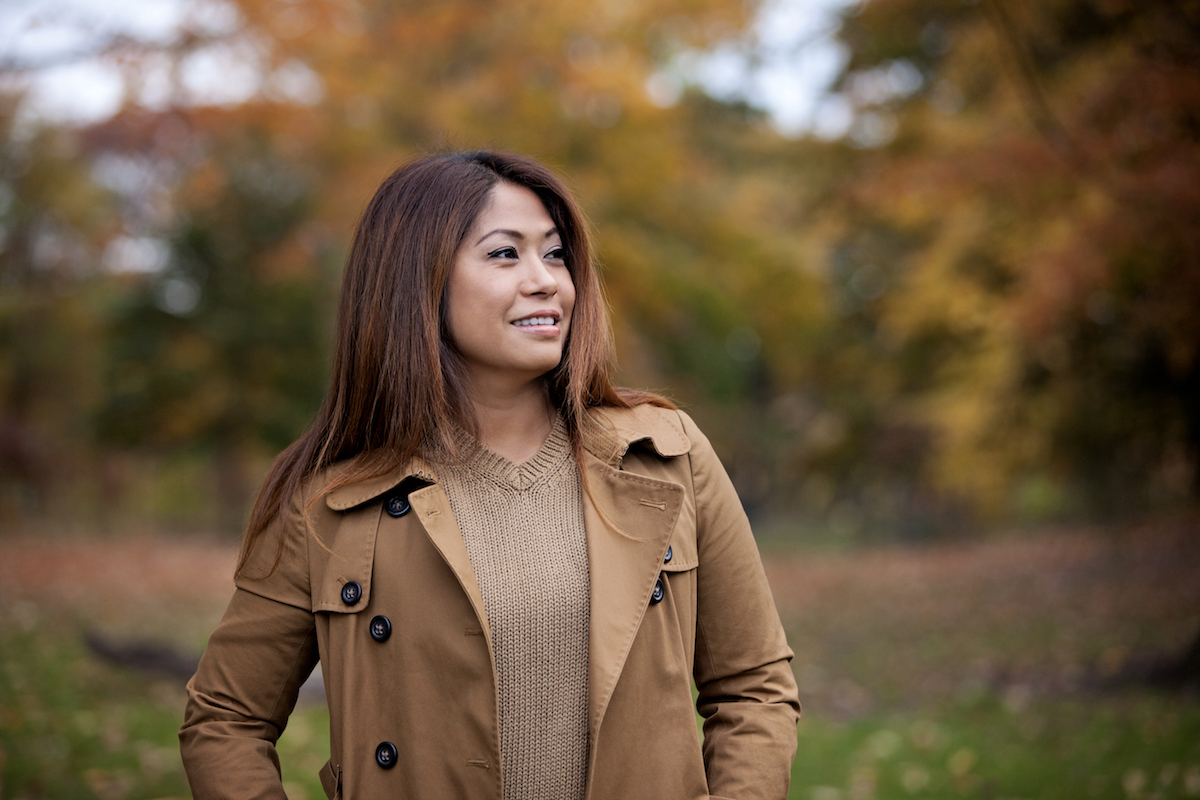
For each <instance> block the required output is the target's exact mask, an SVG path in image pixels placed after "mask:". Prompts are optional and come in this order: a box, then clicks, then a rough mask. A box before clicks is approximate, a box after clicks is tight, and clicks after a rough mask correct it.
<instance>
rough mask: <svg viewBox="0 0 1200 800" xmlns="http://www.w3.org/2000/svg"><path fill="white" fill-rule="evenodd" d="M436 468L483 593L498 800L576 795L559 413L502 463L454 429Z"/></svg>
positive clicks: (569, 464)
mask: <svg viewBox="0 0 1200 800" xmlns="http://www.w3.org/2000/svg"><path fill="white" fill-rule="evenodd" d="M455 435H456V439H457V444H458V445H459V447H458V457H457V458H454V459H447V461H449V463H443V464H439V465H438V467H437V474H438V476H439V479H440V481H441V482H442V484H443V486H444V487H445V490H446V494H447V495H448V496H449V498H450V507H451V508H452V509H453V511H454V516H455V519H456V520H457V522H458V527H459V529H460V530H461V531H462V536H463V540H464V542H465V543H466V547H467V554H468V555H469V556H470V557H471V565H472V567H473V568H474V570H475V578H476V580H477V581H478V583H479V590H480V593H481V594H482V596H483V606H484V611H485V612H486V614H487V621H488V627H489V629H490V632H491V641H492V651H493V657H494V659H495V664H496V673H497V679H498V682H499V687H498V688H499V697H500V753H501V768H502V770H503V777H504V797H505V800H582V798H583V796H584V788H585V780H586V775H587V758H588V624H589V616H590V600H589V597H590V581H589V579H588V556H587V540H586V538H585V536H584V526H583V500H582V496H581V494H580V484H579V470H578V467H577V466H576V464H575V460H574V457H573V455H572V453H571V445H570V440H569V438H568V436H567V432H566V428H565V426H564V424H563V420H562V417H561V416H560V417H558V418H557V419H556V420H555V422H554V426H553V428H552V430H551V431H550V435H549V436H548V437H547V439H546V441H545V443H544V444H543V445H542V447H541V449H540V450H539V451H538V452H537V453H536V454H535V455H534V456H533V457H532V458H530V459H529V460H528V461H526V462H524V463H522V464H514V463H513V462H511V461H509V460H508V459H506V458H504V457H503V456H501V455H498V454H497V453H494V452H492V451H491V450H488V449H487V448H485V447H483V446H482V445H480V444H478V443H477V442H475V440H474V439H472V438H471V437H470V435H469V434H467V433H465V432H464V431H461V430H459V431H456V433H455Z"/></svg>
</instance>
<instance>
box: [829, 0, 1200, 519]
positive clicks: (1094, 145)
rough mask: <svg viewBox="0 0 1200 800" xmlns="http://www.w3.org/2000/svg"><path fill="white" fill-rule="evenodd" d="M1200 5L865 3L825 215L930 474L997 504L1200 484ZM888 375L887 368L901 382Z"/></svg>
mask: <svg viewBox="0 0 1200 800" xmlns="http://www.w3.org/2000/svg"><path fill="white" fill-rule="evenodd" d="M1198 33H1200V10H1198V9H1197V7H1196V6H1195V4H1189V3H1176V2H1167V1H1165V0H1162V1H1156V2H1147V3H1129V2H1122V0H1105V1H1104V2H1101V0H1051V1H1050V2H1040V3H1033V2H1024V0H979V1H978V2H961V1H960V0H952V1H951V0H892V1H890V2H885V1H884V0H872V1H871V2H866V3H863V4H861V5H859V6H857V7H855V8H854V9H852V10H851V11H850V12H849V13H848V14H847V16H846V19H845V22H844V25H843V27H842V29H841V32H840V39H841V40H842V41H843V42H844V43H845V44H846V46H847V47H848V50H849V54H850V56H849V60H848V63H847V66H846V69H845V71H844V73H843V74H842V76H841V78H840V80H839V84H838V89H839V91H840V96H841V97H842V98H843V99H844V100H845V101H847V102H848V103H849V104H850V105H851V107H852V108H853V109H854V112H855V117H854V119H855V121H854V123H853V125H852V127H851V128H850V130H849V133H848V140H849V141H850V142H851V143H852V144H854V145H855V146H857V147H859V148H861V149H862V150H861V157H860V158H858V159H855V160H854V162H853V164H852V168H851V169H850V170H848V171H847V173H846V178H847V181H846V184H845V190H844V191H843V192H842V193H841V194H840V196H839V200H838V202H837V203H836V204H835V205H833V206H831V207H830V210H829V214H828V215H827V217H826V219H827V224H828V225H829V231H830V232H829V234H828V236H827V241H828V242H829V249H830V252H831V253H833V261H834V263H835V264H836V263H837V262H838V259H843V260H845V262H846V267H845V268H843V269H841V270H840V271H839V270H838V269H835V270H834V278H833V282H832V285H831V289H832V291H833V292H835V293H840V294H841V295H842V296H845V297H849V298H851V299H854V298H857V301H858V304H859V306H860V309H859V310H858V312H857V313H858V315H859V317H860V318H861V319H862V321H863V324H864V325H865V326H866V330H868V331H869V335H868V336H867V337H866V338H865V339H864V341H865V342H873V343H874V344H873V345H869V346H875V347H877V348H878V349H879V351H880V353H881V355H883V356H884V357H882V358H880V359H879V361H878V362H877V366H876V367H875V368H872V367H870V366H869V365H868V366H866V367H865V368H866V369H868V370H871V371H873V372H874V373H876V374H882V375H883V376H885V377H884V378H880V379H879V380H882V381H883V383H884V384H886V385H888V386H890V387H892V389H890V390H889V392H890V393H889V394H887V396H886V397H885V398H884V405H885V406H886V409H885V410H884V411H883V412H882V413H883V414H885V415H887V416H889V417H890V418H891V419H893V420H906V421H910V422H914V423H917V424H919V425H920V426H922V427H924V428H925V429H926V430H927V431H929V435H930V437H931V442H930V460H929V462H928V463H929V465H930V466H929V469H930V474H931V475H932V476H933V477H934V479H935V480H936V482H937V484H938V485H939V486H941V487H942V488H943V489H944V490H949V491H951V492H954V493H957V494H959V495H960V496H963V497H966V498H969V499H970V500H971V501H972V502H973V503H975V504H978V505H979V506H980V507H982V508H984V509H988V510H990V511H991V512H993V513H1003V512H1007V511H1011V510H1013V509H1014V508H1015V509H1017V510H1022V509H1024V510H1025V511H1029V512H1036V511H1038V510H1039V509H1040V510H1055V509H1057V510H1059V511H1062V510H1064V509H1069V508H1072V507H1074V508H1075V509H1076V510H1083V509H1091V510H1093V511H1103V512H1112V511H1119V510H1122V509H1124V510H1133V509H1142V508H1147V507H1160V506H1162V504H1164V503H1168V504H1169V503H1170V502H1177V501H1179V500H1181V499H1184V498H1186V497H1189V496H1190V497H1192V498H1194V497H1195V496H1196V492H1197V489H1198V488H1200V471H1198V470H1197V465H1198V464H1200V460H1198V459H1200V330H1198V329H1197V326H1198V325H1200V226H1198V225H1197V224H1196V221H1197V219H1198V218H1200V191H1198V188H1197V187H1200V158H1197V156H1198V154H1200V153H1198V149H1197V148H1198V144H1200V69H1198V67H1200V46H1198V45H1197V42H1200V36H1198V35H1197V34H1198ZM886 376H891V377H890V378H888V377H886Z"/></svg>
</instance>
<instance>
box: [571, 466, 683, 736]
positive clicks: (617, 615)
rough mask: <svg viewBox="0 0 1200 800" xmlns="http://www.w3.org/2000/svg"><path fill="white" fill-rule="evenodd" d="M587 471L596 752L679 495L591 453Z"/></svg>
mask: <svg viewBox="0 0 1200 800" xmlns="http://www.w3.org/2000/svg"><path fill="white" fill-rule="evenodd" d="M585 466H586V469H587V489H588V490H590V493H591V496H590V497H589V496H588V491H587V490H585V492H584V497H583V513H584V525H585V526H586V530H587V538H588V559H589V569H590V573H591V604H592V606H591V632H590V663H589V672H588V680H589V683H588V695H589V702H588V717H589V720H590V723H589V724H590V728H591V730H590V732H589V733H590V739H591V740H592V743H593V747H592V752H593V753H595V752H596V749H595V746H594V745H595V740H596V736H597V734H598V732H599V730H600V724H601V721H602V720H603V719H604V711H605V709H606V708H607V706H608V701H609V698H611V697H612V692H613V689H614V687H615V686H616V683H617V678H618V677H619V676H620V674H621V669H622V667H623V666H624V663H625V657H626V656H627V655H628V653H629V648H630V645H632V643H633V639H634V635H635V634H636V633H637V630H638V627H639V626H640V625H641V622H642V616H643V615H644V614H645V612H646V607H647V605H649V603H650V594H651V592H652V591H653V590H654V582H655V581H656V580H657V579H658V574H659V567H660V565H661V564H662V558H663V554H664V553H665V552H666V549H667V541H668V540H669V539H670V537H671V531H672V530H673V529H674V527H675V521H676V520H677V519H678V518H679V510H680V507H681V506H682V503H683V494H684V492H683V487H682V486H679V485H678V484H675V483H670V482H668V481H662V480H658V479H655V478H648V477H645V476H642V475H635V474H632V473H628V472H622V471H620V470H618V469H615V468H614V467H612V466H610V465H609V464H606V463H603V462H602V461H600V459H598V458H595V457H594V456H593V455H592V454H590V453H589V454H588V455H587V456H585ZM606 519H607V522H606ZM614 527H615V528H616V530H614Z"/></svg>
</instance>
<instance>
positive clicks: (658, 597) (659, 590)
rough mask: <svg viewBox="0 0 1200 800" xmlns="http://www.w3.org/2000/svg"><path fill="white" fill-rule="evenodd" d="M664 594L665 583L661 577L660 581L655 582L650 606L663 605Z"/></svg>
mask: <svg viewBox="0 0 1200 800" xmlns="http://www.w3.org/2000/svg"><path fill="white" fill-rule="evenodd" d="M663 593H664V592H663V582H662V576H661V575H660V576H659V577H658V580H656V581H655V582H654V591H653V592H651V593H650V605H654V604H655V603H661V602H662V599H663Z"/></svg>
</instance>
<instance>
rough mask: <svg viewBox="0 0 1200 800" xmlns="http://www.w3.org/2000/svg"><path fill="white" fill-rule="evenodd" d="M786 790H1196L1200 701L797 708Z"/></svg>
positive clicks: (844, 795) (818, 793) (1144, 793)
mask: <svg viewBox="0 0 1200 800" xmlns="http://www.w3.org/2000/svg"><path fill="white" fill-rule="evenodd" d="M791 796H792V797H793V798H804V799H805V800H809V799H810V798H811V800H851V799H852V798H863V799H864V800H865V798H878V800H889V799H890V798H895V799H899V798H914V797H929V798H945V797H949V798H954V797H964V798H966V797H977V798H1028V800H1034V799H1035V798H1038V799H1040V800H1059V799H1061V800H1074V799H1075V798H1114V800H1116V799H1117V798H1120V800H1126V799H1127V798H1147V799H1149V798H1163V799H1164V800H1165V799H1166V798H1177V797H1178V798H1182V797H1197V796H1200V706H1197V704H1195V703H1184V704H1181V703H1179V702H1178V700H1177V699H1176V698H1173V697H1167V696H1156V695H1150V694H1134V695H1125V696H1120V697H1070V698H1059V699H1049V700H1040V701H1036V702H1031V703H1029V704H1028V705H1023V707H1022V708H1020V709H1019V710H1014V709H1012V708H1010V707H1009V706H1008V705H1006V704H1005V703H1003V702H1001V701H1000V700H998V699H996V698H993V697H990V696H988V697H983V698H980V699H979V700H977V701H975V702H972V703H964V704H958V705H954V706H949V707H946V708H942V709H924V710H922V712H920V713H914V714H895V713H873V714H868V715H865V716H863V717H861V718H857V719H855V720H854V721H852V722H846V723H836V722H832V721H830V720H828V719H821V718H815V719H812V718H810V719H807V720H805V721H803V722H802V723H801V725H800V746H799V753H798V755H797V758H796V763H795V767H794V769H793V771H792V793H791Z"/></svg>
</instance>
